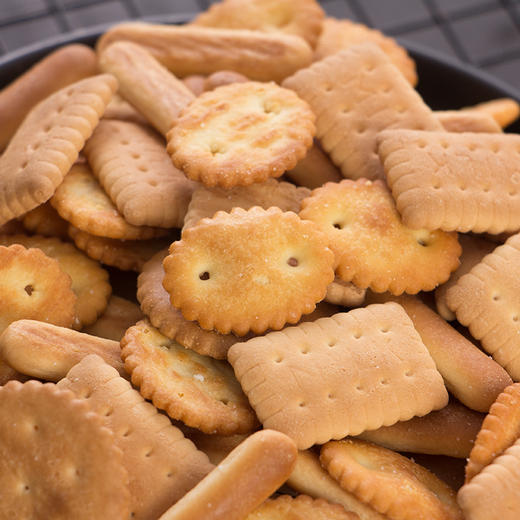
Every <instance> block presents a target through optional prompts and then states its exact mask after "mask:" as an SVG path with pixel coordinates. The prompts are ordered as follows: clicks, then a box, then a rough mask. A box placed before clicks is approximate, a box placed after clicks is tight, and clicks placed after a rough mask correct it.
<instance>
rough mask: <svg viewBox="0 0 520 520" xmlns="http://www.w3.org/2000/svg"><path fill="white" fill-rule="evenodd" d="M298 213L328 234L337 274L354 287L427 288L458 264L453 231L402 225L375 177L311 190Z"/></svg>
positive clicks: (378, 289)
mask: <svg viewBox="0 0 520 520" xmlns="http://www.w3.org/2000/svg"><path fill="white" fill-rule="evenodd" d="M300 217H301V218H303V219H306V220H312V221H313V222H315V223H316V224H317V225H318V227H319V229H320V230H321V231H323V232H324V233H325V234H326V235H327V236H328V238H329V245H330V248H331V249H332V250H333V251H334V254H335V257H336V263H337V268H336V273H337V275H338V276H339V277H340V278H341V279H342V280H344V281H346V282H350V281H351V282H353V283H354V285H356V286H357V287H361V288H367V287H369V288H370V289H372V290H373V291H375V292H384V291H389V292H391V293H392V294H401V293H403V292H407V293H412V294H414V293H417V292H419V291H421V290H423V291H424V290H426V291H429V290H432V289H434V288H435V287H436V286H437V285H439V284H440V283H442V282H445V281H446V280H447V279H448V278H449V276H450V273H451V271H453V270H454V269H456V268H457V267H458V265H459V261H458V257H459V255H460V254H461V248H460V245H459V243H458V241H457V235H456V234H455V233H452V234H448V233H444V232H442V231H433V232H431V231H427V230H424V229H418V230H416V229H410V228H409V227H407V226H406V225H404V224H403V223H402V222H401V218H400V217H399V214H398V213H397V210H396V208H395V203H394V201H393V199H392V196H391V194H390V192H389V190H388V188H387V187H386V186H385V184H384V183H383V181H381V180H376V181H369V180H366V179H358V180H357V181H351V180H343V181H342V182H340V183H339V184H336V183H328V184H326V185H325V186H323V187H321V188H317V189H316V190H314V191H313V192H312V194H311V197H309V198H308V199H305V200H304V201H303V202H302V209H301V211H300ZM381 255H383V258H382V256H381Z"/></svg>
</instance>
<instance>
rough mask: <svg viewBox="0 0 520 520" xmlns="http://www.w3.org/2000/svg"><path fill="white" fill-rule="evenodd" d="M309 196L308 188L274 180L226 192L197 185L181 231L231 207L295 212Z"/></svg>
mask: <svg viewBox="0 0 520 520" xmlns="http://www.w3.org/2000/svg"><path fill="white" fill-rule="evenodd" d="M310 193H311V192H310V190H309V189H307V188H297V187H296V186H294V184H291V183H290V182H278V181H277V180H275V179H267V180H266V181H265V182H261V183H255V184H250V185H249V186H235V187H233V188H231V189H229V190H226V189H224V188H218V187H214V188H208V187H206V186H199V187H198V188H197V189H196V190H195V191H194V192H193V196H192V197H191V201H190V204H189V206H188V211H187V212H186V216H185V217H184V226H183V228H182V229H183V231H184V230H186V229H189V228H190V227H193V226H194V225H196V224H197V223H198V222H199V220H202V219H203V218H211V217H213V215H215V213H217V211H226V212H230V211H231V210H232V209H233V208H243V209H250V208H252V207H253V206H260V207H261V208H264V209H269V208H270V207H272V206H276V207H277V208H280V209H281V210H282V211H293V212H294V213H298V211H300V205H301V201H302V200H303V199H304V198H306V197H308V196H309V195H310Z"/></svg>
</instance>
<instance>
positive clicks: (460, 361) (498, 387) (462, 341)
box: [367, 294, 512, 412]
mask: <svg viewBox="0 0 520 520" xmlns="http://www.w3.org/2000/svg"><path fill="white" fill-rule="evenodd" d="M367 300H368V301H369V302H370V303H375V302H377V303H382V302H387V301H394V302H396V303H398V304H399V305H401V306H402V307H403V309H404V310H405V311H406V313H407V314H408V316H409V317H410V319H411V320H412V322H413V325H414V327H415V330H416V331H417V332H418V333H419V335H420V336H421V339H422V341H423V343H424V345H425V346H426V348H427V349H428V352H429V353H430V356H431V357H432V358H433V360H434V361H435V365H436V367H437V370H438V371H439V372H440V373H441V375H442V377H443V379H444V384H445V385H446V388H447V389H448V390H449V391H450V392H451V393H452V394H453V395H454V396H455V397H456V398H457V399H458V400H459V401H461V402H462V403H464V404H465V405H466V406H467V407H469V408H471V409H473V410H477V411H478V412H487V411H488V410H489V407H490V406H491V405H492V404H493V402H494V401H495V399H496V398H497V396H498V395H499V394H500V392H502V391H503V390H504V388H506V387H507V386H508V385H510V384H511V383H512V381H511V378H510V377H509V375H508V373H507V372H506V371H505V370H504V369H503V368H502V367H501V366H500V365H499V364H498V363H496V362H495V361H493V360H492V359H491V358H490V357H489V356H486V354H484V352H482V351H481V350H480V349H479V348H478V347H476V346H475V345H474V344H473V343H472V342H471V341H469V340H468V339H467V338H465V337H464V336H463V335H462V334H460V333H459V332H457V330H456V329H454V328H453V327H451V326H450V325H449V324H448V323H446V322H445V321H444V320H443V319H442V318H441V317H440V316H439V315H437V314H436V313H435V312H434V311H432V310H431V309H430V308H429V307H428V306H427V305H425V304H424V303H422V302H421V300H420V299H419V298H416V297H413V296H407V295H402V296H398V297H393V296H389V295H386V294H384V295H381V296H377V295H374V294H370V295H368V297H367Z"/></svg>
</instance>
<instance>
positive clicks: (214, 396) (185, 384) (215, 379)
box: [121, 321, 258, 435]
mask: <svg viewBox="0 0 520 520" xmlns="http://www.w3.org/2000/svg"><path fill="white" fill-rule="evenodd" d="M121 349H122V350H121V357H122V358H123V360H124V362H125V368H126V370H127V371H128V372H129V373H130V374H131V375H132V383H133V384H134V385H136V386H137V387H138V388H139V391H140V392H141V394H142V395H143V397H145V398H146V399H150V400H151V401H152V402H153V404H154V405H155V406H156V407H157V408H160V409H161V410H165V411H166V412H167V413H168V415H169V416H170V417H172V418H173V419H178V420H181V421H182V422H184V423H185V424H186V425H188V426H191V427H193V428H198V429H199V430H202V431H203V432H205V433H219V434H224V435H232V434H235V433H246V432H249V431H251V430H254V429H255V428H256V426H257V424H258V422H257V419H256V416H255V414H254V412H253V410H251V407H250V406H249V403H248V402H247V398H246V396H245V395H244V394H243V392H242V389H241V388H240V385H239V384H238V381H236V379H235V377H234V375H233V370H232V369H231V367H230V366H229V365H228V364H227V363H226V362H225V361H217V360H215V359H213V358H210V357H207V356H201V355H199V354H197V353H196V352H194V351H193V350H189V349H186V348H184V347H183V346H182V345H179V344H178V343H177V342H175V341H173V340H171V339H169V338H167V337H166V336H163V335H162V334H161V333H160V332H159V331H158V330H157V329H155V328H154V327H152V325H151V324H150V323H149V322H147V321H140V322H139V323H137V324H136V325H135V326H133V327H130V328H129V329H128V330H127V332H126V334H125V336H124V337H123V339H122V340H121Z"/></svg>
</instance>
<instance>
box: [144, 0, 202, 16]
mask: <svg viewBox="0 0 520 520" xmlns="http://www.w3.org/2000/svg"><path fill="white" fill-rule="evenodd" d="M134 5H135V6H136V7H137V9H138V10H139V14H140V15H141V16H154V15H160V14H177V13H197V12H199V11H200V6H199V4H198V3H197V0H174V1H172V0H134Z"/></svg>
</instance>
